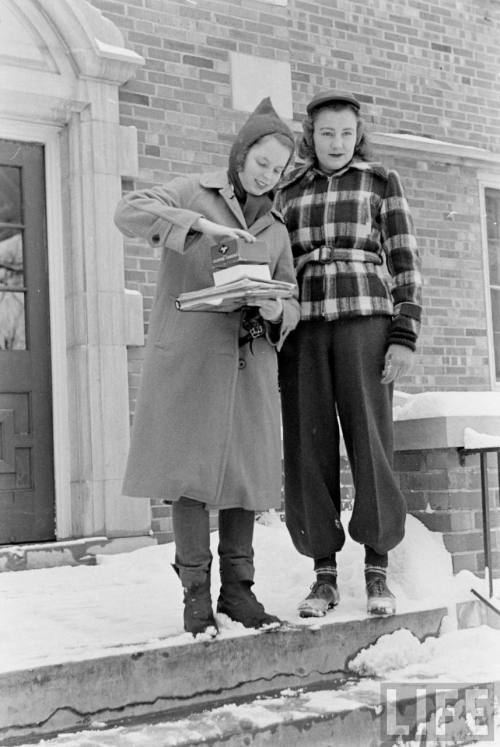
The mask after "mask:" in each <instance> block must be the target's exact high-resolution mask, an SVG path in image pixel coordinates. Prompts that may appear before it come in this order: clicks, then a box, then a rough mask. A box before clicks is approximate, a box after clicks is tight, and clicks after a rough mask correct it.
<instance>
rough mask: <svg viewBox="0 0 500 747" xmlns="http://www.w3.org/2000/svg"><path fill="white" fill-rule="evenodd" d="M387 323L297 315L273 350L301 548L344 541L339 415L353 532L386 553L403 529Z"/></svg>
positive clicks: (289, 492)
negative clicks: (387, 373) (386, 369)
mask: <svg viewBox="0 0 500 747" xmlns="http://www.w3.org/2000/svg"><path fill="white" fill-rule="evenodd" d="M389 323H390V320H389V319H388V318H387V317H382V316H380V317H357V318H355V319H348V320H342V321H333V322H324V321H305V322H300V323H299V325H298V327H297V328H296V329H295V330H294V331H293V332H292V333H291V334H290V335H289V336H288V338H287V340H286V342H285V345H284V346H283V349H282V351H281V352H280V355H279V376H280V390H281V400H282V412H283V439H284V464H285V513H286V523H287V527H288V530H289V532H290V535H291V537H292V540H293V543H294V545H295V547H296V548H297V550H298V551H299V552H300V553H302V554H303V555H307V556H309V557H312V558H326V557H328V556H329V555H331V554H333V553H335V552H337V551H338V550H340V549H341V548H342V546H343V544H344V541H345V534H344V530H343V528H342V525H341V523H340V502H341V495H340V456H339V438H340V434H339V425H338V420H340V424H341V427H342V433H343V436H344V441H345V444H346V449H347V454H348V457H349V462H350V466H351V471H352V477H353V483H354V493H355V494H354V508H353V513H352V518H351V521H350V524H349V532H350V535H351V537H352V538H353V539H354V540H356V541H357V542H360V543H361V544H363V545H366V546H368V547H369V548H372V549H373V550H375V552H377V553H380V554H383V553H386V552H387V551H388V550H390V549H392V548H393V547H395V546H396V545H397V544H398V543H399V542H400V541H401V539H402V538H403V536H404V522H405V515H406V504H405V500H404V497H403V495H402V493H401V491H400V490H399V487H398V484H397V482H396V479H395V477H394V473H393V469H392V454H393V425H392V386H390V385H386V384H381V382H380V377H381V373H382V369H383V366H384V356H385V350H386V343H387V332H388V325H389ZM337 412H338V420H337Z"/></svg>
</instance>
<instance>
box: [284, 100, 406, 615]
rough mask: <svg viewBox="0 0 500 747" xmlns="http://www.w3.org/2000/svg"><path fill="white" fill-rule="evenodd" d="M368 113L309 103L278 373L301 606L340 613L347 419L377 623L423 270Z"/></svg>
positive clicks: (397, 535) (291, 214) (293, 187)
mask: <svg viewBox="0 0 500 747" xmlns="http://www.w3.org/2000/svg"><path fill="white" fill-rule="evenodd" d="M359 112H360V103H359V101H358V100H357V99H356V98H355V97H354V96H353V95H352V94H350V93H341V92H337V91H327V92H323V93H320V94H318V95H317V96H315V97H314V98H313V99H312V101H310V102H309V104H308V105H307V117H306V119H305V121H304V125H303V129H304V134H303V138H302V142H301V147H300V151H299V152H300V154H301V155H302V156H303V158H304V164H303V165H301V166H300V167H298V168H296V169H295V170H294V172H293V173H292V174H291V175H290V177H289V178H288V179H287V181H286V182H285V184H284V185H283V187H282V189H281V190H280V193H279V195H278V197H277V207H278V209H279V210H280V212H281V213H282V215H283V217H284V219H285V222H286V225H287V228H288V231H289V234H290V239H291V243H292V249H293V254H294V260H295V267H296V272H297V279H298V285H299V289H300V303H301V321H300V322H299V325H298V326H297V328H296V329H295V331H294V332H292V333H291V334H290V335H289V337H288V338H287V340H286V342H285V344H284V346H283V348H282V350H281V352H280V356H279V357H280V360H279V374H280V389H281V398H282V411H283V431H284V454H285V510H286V522H287V526H288V529H289V531H290V534H291V537H292V540H293V542H294V544H295V547H296V548H297V550H298V551H299V552H300V553H302V554H303V555H306V556H309V557H311V558H313V559H314V569H315V573H316V581H315V583H314V584H313V585H312V587H311V590H310V593H309V594H308V596H307V597H306V598H305V599H304V600H303V601H302V602H301V604H300V605H299V612H300V614H301V615H302V616H303V617H310V616H320V615H324V614H325V613H326V611H327V610H328V609H330V608H332V607H334V606H335V605H336V604H337V603H338V601H339V592H338V589H337V562H336V553H337V552H338V551H339V550H341V548H342V546H343V544H344V541H345V534H344V529H343V527H342V524H341V522H340V508H341V494H340V457H339V443H340V438H341V436H340V429H339V421H340V426H341V431H342V434H343V437H344V441H345V445H346V449H347V454H348V457H349V462H350V466H351V471H352V476H353V482H354V490H355V498H354V508H353V512H352V518H351V520H350V523H349V532H350V535H351V537H352V538H353V539H354V540H356V541H357V542H359V543H361V544H363V545H364V547H365V582H366V588H367V599H368V603H367V608H368V612H369V613H371V614H393V613H394V612H395V608H396V605H395V598H394V595H393V594H392V592H391V591H390V590H389V588H388V587H387V583H386V570H387V565H388V552H389V550H391V549H392V548H393V547H395V546H396V545H397V544H398V543H399V542H400V541H401V539H402V538H403V536H404V524H405V515H406V505H405V500H404V497H403V495H402V493H401V491H400V490H399V487H398V484H397V482H396V480H395V477H394V473H393V469H392V458H393V425H392V392H393V382H394V380H395V378H396V377H398V376H403V375H405V374H407V373H408V372H409V370H410V368H411V365H412V359H413V357H414V350H415V344H416V340H417V335H418V332H419V326H420V314H421V301H420V296H421V277H420V260H419V255H418V250H417V245H416V240H415V236H414V231H413V221H412V217H411V214H410V212H409V208H408V204H407V201H406V199H405V196H404V192H403V188H402V186H401V182H400V179H399V176H398V174H397V173H396V172H395V171H392V170H388V169H385V168H384V167H383V166H382V165H381V164H379V163H375V162H371V161H369V160H367V155H366V151H367V145H366V140H365V135H364V130H363V122H362V119H361V117H360V113H359ZM337 415H338V418H337Z"/></svg>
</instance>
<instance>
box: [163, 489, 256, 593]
mask: <svg viewBox="0 0 500 747" xmlns="http://www.w3.org/2000/svg"><path fill="white" fill-rule="evenodd" d="M254 524H255V511H247V510H245V509H243V508H225V509H222V510H220V511H219V547H218V553H219V560H220V566H221V572H223V569H224V567H225V566H226V567H227V566H230V568H231V570H232V572H233V573H234V575H235V576H236V577H237V578H238V579H239V580H241V581H253V577H254V565H253V557H254V552H253V544H252V543H253V531H254ZM172 525H173V529H174V541H175V565H176V566H177V568H178V571H179V576H180V578H181V581H182V584H183V586H185V587H189V586H191V585H196V584H199V583H202V582H203V581H204V579H205V578H206V575H207V573H209V571H210V566H211V564H212V553H211V550H210V517H209V513H208V511H207V508H206V506H205V504H204V503H201V502H200V501H195V500H192V499H191V498H186V497H184V496H183V497H182V498H180V499H179V500H178V501H176V502H175V503H173V504H172Z"/></svg>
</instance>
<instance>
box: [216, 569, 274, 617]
mask: <svg viewBox="0 0 500 747" xmlns="http://www.w3.org/2000/svg"><path fill="white" fill-rule="evenodd" d="M252 586H253V581H251V580H250V579H245V578H238V575H237V573H236V572H235V569H234V568H233V566H232V564H231V563H230V561H225V562H224V563H221V590H220V595H219V599H218V602H217V612H221V613H223V614H224V615H227V616H228V617H230V618H231V620H235V621H236V622H239V623H241V624H242V625H244V626H245V628H261V627H262V626H263V625H269V624H271V623H279V622H280V619H279V618H278V617H276V615H270V614H268V613H267V612H266V611H265V609H264V607H263V605H262V604H261V603H260V602H259V601H258V600H257V598H256V597H255V594H254V593H253V592H252V589H251V587H252Z"/></svg>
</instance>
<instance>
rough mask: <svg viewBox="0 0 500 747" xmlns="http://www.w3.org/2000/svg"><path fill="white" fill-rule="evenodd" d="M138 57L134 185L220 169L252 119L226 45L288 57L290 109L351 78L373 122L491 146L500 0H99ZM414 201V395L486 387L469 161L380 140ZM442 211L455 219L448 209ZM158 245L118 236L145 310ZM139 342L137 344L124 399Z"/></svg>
mask: <svg viewBox="0 0 500 747" xmlns="http://www.w3.org/2000/svg"><path fill="white" fill-rule="evenodd" d="M92 2H93V4H94V5H95V6H96V7H98V8H99V9H100V10H101V12H102V13H103V14H104V15H105V16H107V17H108V18H110V19H111V20H112V21H113V22H114V23H115V25H116V26H117V27H118V28H120V29H121V31H122V33H123V35H124V38H125V41H126V44H127V45H128V46H129V47H130V48H132V49H134V50H135V51H136V52H138V53H140V54H141V55H143V56H144V58H145V60H146V64H145V66H144V67H143V68H142V69H141V70H139V71H138V74H137V76H136V78H135V79H134V80H132V81H130V82H128V83H127V84H125V85H124V86H123V87H122V91H121V95H120V101H121V121H122V123H123V124H124V125H127V124H133V125H135V126H136V127H137V130H138V146H139V161H140V178H139V179H138V180H137V181H136V182H135V183H134V184H130V183H127V184H126V185H125V187H126V188H127V189H129V188H132V187H137V188H139V187H141V186H144V185H147V184H151V183H157V182H163V181H166V180H168V179H170V178H171V177H173V176H174V175H177V174H182V173H188V172H197V171H209V170H211V169H214V168H215V169H216V168H220V167H223V166H225V164H226V157H227V154H228V151H229V146H230V143H231V141H232V138H233V136H234V134H235V132H236V131H237V129H238V127H239V126H240V124H241V123H242V122H243V121H244V119H245V117H246V115H245V114H244V113H242V112H239V111H235V110H233V108H232V98H231V65H230V59H229V55H230V52H240V53H243V54H251V55H258V56H259V57H264V58H267V59H269V71H270V72H269V74H270V75H272V63H273V60H279V61H288V62H289V63H290V68H291V83H292V92H293V109H294V120H295V121H296V122H297V124H298V123H299V122H300V121H301V119H302V116H303V112H304V107H305V103H306V101H307V100H308V99H309V98H310V97H311V95H312V94H313V93H314V92H315V91H317V90H318V89H320V88H325V87H345V88H348V89H352V90H354V91H356V93H357V94H358V95H359V97H360V99H361V100H362V101H363V103H364V109H365V111H366V119H367V121H368V124H369V127H370V129H371V130H372V131H378V132H405V133H411V134H414V135H420V136H429V137H432V138H437V139H442V140H448V141H450V142H454V143H458V144H466V145H473V146H478V147H482V148H488V149H491V150H492V151H493V152H495V153H499V152H500V119H499V117H498V111H499V105H500V81H499V80H498V75H497V72H498V70H499V69H500V48H499V46H498V38H499V30H500V3H499V2H498V0H475V2H459V3H457V2H456V0H440V2H439V3H435V2H425V1H419V0H371V1H370V2H369V3H366V2H365V1H364V0H360V1H359V2H354V1H353V0H319V1H318V2H314V3H312V2H301V1H300V0H289V2H288V4H287V5H286V6H282V5H274V4H272V3H268V2H264V1H263V0H224V1H222V0H220V1H219V0H203V2H198V3H193V2H187V0H123V1H122V0H120V1H118V0H92ZM379 155H380V157H381V158H382V159H383V160H384V162H385V163H386V164H387V165H393V166H395V167H396V168H397V169H398V170H399V171H400V173H401V176H402V178H403V181H404V184H405V188H406V191H407V195H408V198H409V201H410V204H411V206H412V209H413V211H414V215H415V222H416V230H417V235H418V240H419V245H420V247H421V250H422V255H423V260H424V269H425V278H426V288H425V318H424V328H423V332H422V337H421V342H420V347H419V357H418V365H417V367H416V369H415V371H414V374H413V375H412V377H411V378H408V379H407V380H403V381H401V382H400V388H402V389H404V390H407V391H422V390H423V389H485V388H486V389H487V388H489V387H490V384H489V377H488V369H487V362H488V361H487V355H488V350H487V337H486V317H485V300H484V287H483V276H482V273H483V265H482V262H483V260H482V256H481V248H480V246H481V245H480V241H481V238H480V214H479V213H480V210H479V200H478V188H477V178H476V176H477V175H476V170H475V168H474V167H470V166H465V165H462V166H460V165H457V164H456V163H452V162H447V161H446V159H444V160H443V159H441V160H439V159H435V158H434V157H432V156H430V157H425V154H421V155H420V156H418V157H417V156H415V157H414V158H412V157H408V155H407V154H405V153H404V152H401V151H397V152H394V151H392V152H389V151H387V150H384V149H382V150H381V151H380V153H379ZM448 216H450V217H448ZM156 264H157V257H155V256H153V254H152V252H151V251H150V250H149V249H147V248H145V247H141V246H140V245H138V244H137V243H130V244H127V247H126V275H127V276H126V281H127V286H128V287H130V288H133V289H137V290H139V291H141V293H142V294H143V296H144V308H145V324H146V328H147V322H148V318H149V311H150V308H151V303H152V294H153V286H154V278H155V269H156ZM138 358H140V353H139V354H138V353H137V351H134V352H131V354H130V359H131V408H132V410H133V404H134V400H135V392H136V385H135V380H136V374H137V369H138V362H137V361H138Z"/></svg>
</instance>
